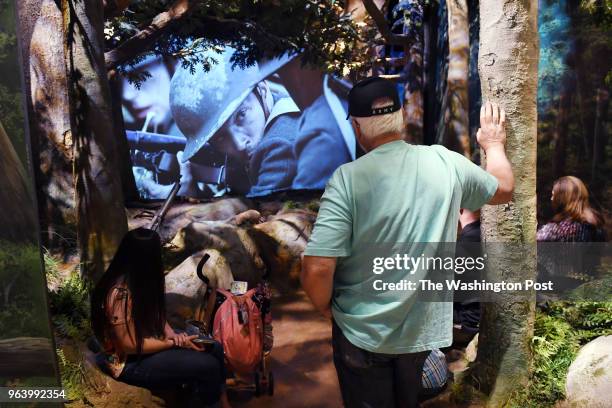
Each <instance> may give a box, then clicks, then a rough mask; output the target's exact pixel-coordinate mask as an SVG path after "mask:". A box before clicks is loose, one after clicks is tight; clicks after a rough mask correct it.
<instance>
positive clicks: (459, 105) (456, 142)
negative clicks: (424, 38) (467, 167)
mask: <svg viewBox="0 0 612 408" xmlns="http://www.w3.org/2000/svg"><path fill="white" fill-rule="evenodd" d="M446 4H447V6H448V77H447V81H448V93H449V106H448V109H449V111H448V113H449V118H448V125H447V126H448V131H447V133H446V135H445V136H446V141H445V143H444V144H445V145H446V146H447V147H449V148H451V149H453V150H455V151H457V152H459V153H461V154H462V155H464V156H465V157H468V158H470V157H471V149H470V119H469V112H470V106H469V98H468V75H469V56H470V31H469V23H468V7H467V2H466V0H449V1H447V3H446Z"/></svg>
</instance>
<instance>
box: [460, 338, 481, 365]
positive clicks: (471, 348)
mask: <svg viewBox="0 0 612 408" xmlns="http://www.w3.org/2000/svg"><path fill="white" fill-rule="evenodd" d="M476 354H478V333H476V335H475V336H474V338H473V339H472V341H470V343H469V344H468V345H467V347H466V348H465V356H464V357H463V358H465V360H466V361H467V362H468V363H473V362H474V361H476Z"/></svg>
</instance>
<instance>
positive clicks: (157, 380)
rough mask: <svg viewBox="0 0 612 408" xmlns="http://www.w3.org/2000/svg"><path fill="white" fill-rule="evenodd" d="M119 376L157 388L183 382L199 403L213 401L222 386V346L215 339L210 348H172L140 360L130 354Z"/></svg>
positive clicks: (129, 381)
mask: <svg viewBox="0 0 612 408" xmlns="http://www.w3.org/2000/svg"><path fill="white" fill-rule="evenodd" d="M119 380H120V381H123V382H125V383H128V384H131V385H135V386H138V387H143V388H148V389H157V390H160V389H173V388H179V387H180V386H183V385H186V386H187V387H188V389H190V390H192V391H193V394H194V396H195V397H197V399H199V400H200V401H201V403H202V404H205V405H209V404H214V403H216V402H217V401H218V400H219V396H220V395H221V391H222V389H223V388H224V387H225V365H224V361H223V348H222V347H221V345H220V344H218V343H215V345H214V347H213V348H212V349H211V350H210V351H195V350H188V349H182V348H173V349H170V350H164V351H160V352H159V353H155V354H149V355H144V356H142V358H141V359H140V360H139V359H138V357H137V356H130V357H129V358H128V361H127V363H126V365H125V368H124V369H123V371H122V372H121V375H120V376H119Z"/></svg>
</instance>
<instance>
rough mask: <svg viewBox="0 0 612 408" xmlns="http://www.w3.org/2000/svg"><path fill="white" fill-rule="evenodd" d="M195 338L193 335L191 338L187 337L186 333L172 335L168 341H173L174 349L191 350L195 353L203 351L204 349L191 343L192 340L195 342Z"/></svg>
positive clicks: (196, 336) (195, 335)
mask: <svg viewBox="0 0 612 408" xmlns="http://www.w3.org/2000/svg"><path fill="white" fill-rule="evenodd" d="M197 338H198V335H197V334H193V335H191V336H188V335H187V334H186V333H174V335H173V336H168V339H169V340H172V341H174V345H175V346H176V347H180V348H186V349H192V350H196V351H202V350H204V348H203V347H200V346H197V345H195V344H194V343H193V341H192V340H195V339H197Z"/></svg>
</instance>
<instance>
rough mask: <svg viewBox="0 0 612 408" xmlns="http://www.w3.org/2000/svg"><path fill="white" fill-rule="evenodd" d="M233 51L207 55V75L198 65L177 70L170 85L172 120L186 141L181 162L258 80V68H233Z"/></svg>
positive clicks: (217, 125)
mask: <svg viewBox="0 0 612 408" xmlns="http://www.w3.org/2000/svg"><path fill="white" fill-rule="evenodd" d="M234 51H235V50H234V49H232V48H229V47H226V48H225V49H224V50H223V52H222V53H221V54H219V53H216V52H214V51H212V50H211V51H208V52H207V53H206V55H205V57H210V58H212V59H214V60H215V61H216V63H212V64H211V66H210V70H209V71H205V69H204V67H203V66H202V64H197V66H195V67H194V68H195V72H193V73H192V72H191V71H190V68H189V67H187V68H185V67H182V66H181V67H179V68H178V69H177V70H176V72H175V74H174V76H173V77H172V81H171V83H170V109H171V110H172V116H173V117H174V120H175V122H176V124H177V126H178V128H179V129H180V130H181V132H182V133H183V134H184V135H185V137H186V138H187V145H186V146H185V150H184V152H183V161H187V160H189V159H191V158H192V157H193V156H194V155H195V154H196V153H197V152H198V150H200V149H201V148H202V147H203V146H204V145H205V144H206V143H207V142H208V141H209V140H210V138H211V137H212V136H213V135H214V134H215V133H216V132H217V131H218V130H219V129H220V128H221V126H223V124H224V123H225V121H227V119H228V118H229V117H230V116H231V115H232V113H233V112H234V111H235V110H236V109H237V108H238V107H239V106H240V104H241V103H242V102H243V101H244V100H245V99H246V97H247V96H248V95H249V93H250V92H251V91H252V90H253V88H254V87H255V86H256V85H257V83H258V82H259V81H261V80H262V79H263V78H261V75H260V73H259V68H258V66H257V65H253V66H250V67H246V68H240V67H238V66H236V67H233V65H234V64H233V63H232V61H230V59H231V57H232V55H233V54H234Z"/></svg>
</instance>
